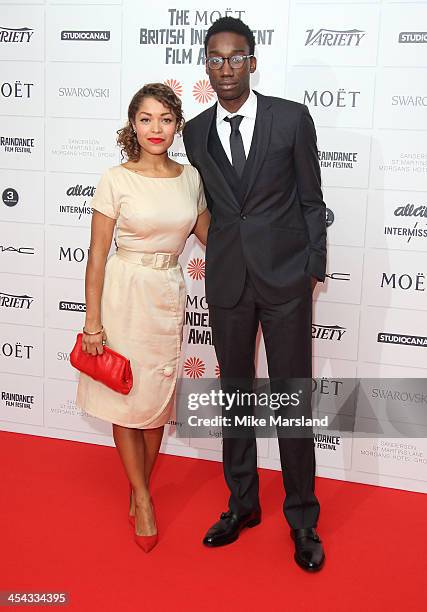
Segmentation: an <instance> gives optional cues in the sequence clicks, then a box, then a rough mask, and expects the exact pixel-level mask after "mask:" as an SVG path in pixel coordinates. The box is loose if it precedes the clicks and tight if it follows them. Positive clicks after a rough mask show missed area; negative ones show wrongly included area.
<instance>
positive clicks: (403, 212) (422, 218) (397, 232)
mask: <svg viewBox="0 0 427 612" xmlns="http://www.w3.org/2000/svg"><path fill="white" fill-rule="evenodd" d="M393 214H394V216H395V217H397V218H398V220H399V221H401V222H402V223H403V221H404V218H407V219H408V220H409V219H414V225H413V226H412V227H402V226H394V225H385V226H384V234H385V235H386V236H403V237H405V238H407V241H406V242H407V243H408V242H410V241H411V240H412V238H427V206H426V205H424V204H423V205H415V204H405V205H402V206H398V207H397V208H395V210H394V213H393ZM420 223H421V224H422V225H423V227H419V225H420Z"/></svg>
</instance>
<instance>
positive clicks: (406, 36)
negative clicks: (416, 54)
mask: <svg viewBox="0 0 427 612" xmlns="http://www.w3.org/2000/svg"><path fill="white" fill-rule="evenodd" d="M399 43H427V32H400V33H399Z"/></svg>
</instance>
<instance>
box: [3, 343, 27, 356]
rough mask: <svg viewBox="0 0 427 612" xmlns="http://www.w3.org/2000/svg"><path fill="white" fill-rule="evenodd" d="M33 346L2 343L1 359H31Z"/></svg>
mask: <svg viewBox="0 0 427 612" xmlns="http://www.w3.org/2000/svg"><path fill="white" fill-rule="evenodd" d="M33 348H34V346H33V345H32V344H22V342H15V343H14V344H13V343H11V342H4V343H3V344H1V345H0V354H2V355H3V357H12V358H13V359H31V351H32V350H33Z"/></svg>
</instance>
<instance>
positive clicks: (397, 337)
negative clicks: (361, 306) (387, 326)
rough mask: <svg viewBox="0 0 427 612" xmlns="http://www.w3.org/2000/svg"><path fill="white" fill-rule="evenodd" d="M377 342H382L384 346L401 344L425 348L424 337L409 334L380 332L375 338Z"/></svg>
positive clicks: (426, 343) (425, 338)
mask: <svg viewBox="0 0 427 612" xmlns="http://www.w3.org/2000/svg"><path fill="white" fill-rule="evenodd" d="M377 342H382V343H384V344H403V345H404V346H423V347H427V337H426V336H412V335H409V334H393V333H388V332H380V333H379V334H378V337H377Z"/></svg>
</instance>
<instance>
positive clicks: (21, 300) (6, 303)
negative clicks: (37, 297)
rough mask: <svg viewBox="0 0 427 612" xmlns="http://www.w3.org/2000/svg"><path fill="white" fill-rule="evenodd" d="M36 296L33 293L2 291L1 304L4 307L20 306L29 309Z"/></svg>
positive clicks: (21, 308)
mask: <svg viewBox="0 0 427 612" xmlns="http://www.w3.org/2000/svg"><path fill="white" fill-rule="evenodd" d="M33 302H34V298H33V297H32V296H31V295H13V293H4V292H2V291H1V292H0V306H1V307H2V308H18V309H20V310H29V308H30V306H31V304H32V303H33Z"/></svg>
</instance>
